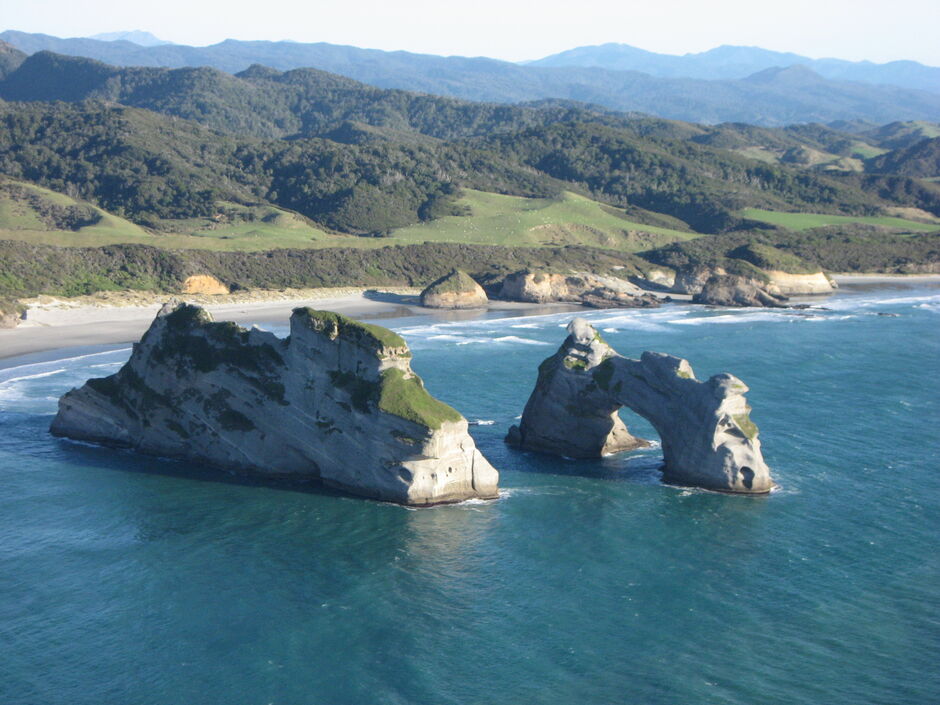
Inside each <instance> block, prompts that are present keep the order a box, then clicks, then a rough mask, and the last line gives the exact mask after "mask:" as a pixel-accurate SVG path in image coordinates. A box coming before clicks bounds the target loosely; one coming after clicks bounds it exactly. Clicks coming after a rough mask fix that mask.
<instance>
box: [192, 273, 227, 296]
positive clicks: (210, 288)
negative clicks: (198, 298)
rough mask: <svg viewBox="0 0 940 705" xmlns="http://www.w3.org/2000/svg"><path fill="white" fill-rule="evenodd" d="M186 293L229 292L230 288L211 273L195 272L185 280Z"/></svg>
mask: <svg viewBox="0 0 940 705" xmlns="http://www.w3.org/2000/svg"><path fill="white" fill-rule="evenodd" d="M183 293H184V294H208V295H210V296H216V295H218V294H228V293H230V292H229V289H228V287H227V286H225V284H223V283H222V282H220V281H219V280H218V279H216V278H215V277H214V276H212V275H211V274H193V275H192V276H191V277H186V280H185V281H184V282H183Z"/></svg>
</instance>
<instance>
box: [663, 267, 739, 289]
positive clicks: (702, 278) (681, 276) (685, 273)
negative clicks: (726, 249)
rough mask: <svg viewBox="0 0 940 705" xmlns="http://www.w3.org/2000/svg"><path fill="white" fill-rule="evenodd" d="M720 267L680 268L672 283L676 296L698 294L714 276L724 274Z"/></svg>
mask: <svg viewBox="0 0 940 705" xmlns="http://www.w3.org/2000/svg"><path fill="white" fill-rule="evenodd" d="M726 273H727V272H725V270H724V269H722V268H721V267H703V266H688V267H680V268H679V270H678V271H677V272H676V278H675V279H674V280H673V283H672V290H673V292H674V293H676V294H692V295H695V294H698V293H699V292H700V291H701V290H702V288H703V287H704V286H705V282H707V281H708V280H709V279H710V278H711V277H713V276H714V275H715V274H726Z"/></svg>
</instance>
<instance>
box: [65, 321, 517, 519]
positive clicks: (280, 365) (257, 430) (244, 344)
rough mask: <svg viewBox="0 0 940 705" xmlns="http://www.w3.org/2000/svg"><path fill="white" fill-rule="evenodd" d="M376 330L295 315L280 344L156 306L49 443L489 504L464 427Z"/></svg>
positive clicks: (391, 494) (485, 474)
mask: <svg viewBox="0 0 940 705" xmlns="http://www.w3.org/2000/svg"><path fill="white" fill-rule="evenodd" d="M410 358H411V352H410V351H409V350H408V346H407V345H406V343H405V341H404V340H403V339H402V338H401V337H399V336H398V335H396V334H395V333H393V332H392V331H390V330H387V329H385V328H382V327H380V326H373V325H368V324H364V323H359V322H358V321H354V320H352V319H349V318H346V317H345V316H342V315H339V314H336V313H331V312H327V311H314V310H312V309H308V308H298V309H295V310H294V312H293V315H292V316H291V319H290V336H289V337H288V338H286V339H282V338H278V337H277V336H276V335H274V334H273V333H269V332H265V331H262V330H259V329H257V328H255V329H252V330H250V331H249V330H246V329H244V328H241V327H239V326H238V325H236V324H235V323H231V322H224V323H221V322H220V323H215V322H213V321H212V318H211V316H210V315H209V314H208V312H206V311H205V310H204V309H202V308H199V307H197V306H192V305H187V304H179V303H177V304H167V305H165V306H164V307H163V309H162V310H161V311H160V312H159V313H158V314H157V317H156V318H155V319H154V321H153V323H152V324H151V326H150V329H149V330H148V331H147V332H146V333H145V334H144V336H143V338H142V339H141V341H140V342H139V343H137V344H135V345H134V352H133V354H132V355H131V358H130V360H129V361H128V362H127V364H126V365H124V367H122V368H121V370H120V371H118V372H117V373H116V374H114V375H112V376H110V377H104V378H101V379H91V380H88V382H87V383H86V384H85V385H84V386H82V387H80V388H78V389H73V390H72V391H70V392H68V393H67V394H65V395H64V396H63V397H62V398H61V399H60V400H59V412H58V414H57V415H56V417H55V419H54V421H53V422H52V428H51V431H52V433H53V434H55V435H58V436H66V437H68V438H74V439H78V440H84V441H92V442H95V443H102V444H107V445H114V446H121V447H127V448H133V449H134V450H137V451H141V452H144V453H151V454H155V455H161V456H167V457H174V458H182V459H186V460H191V461H195V462H200V463H206V464H208V465H212V466H214V467H218V468H222V469H225V470H231V471H235V472H244V473H257V474H262V475H265V476H274V477H288V478H295V479H315V480H319V481H321V482H323V483H324V484H326V485H329V486H331V487H336V488H339V489H342V490H345V491H348V492H351V493H354V494H359V495H363V496H366V497H372V498H375V499H381V500H387V501H392V502H398V503H401V504H409V505H429V504H438V503H444V502H457V501H461V500H465V499H472V498H481V499H487V498H493V497H496V496H497V494H498V490H497V482H498V479H499V476H498V473H497V472H496V470H495V469H494V468H493V467H492V466H491V465H490V464H489V462H487V460H486V459H485V458H484V457H483V456H482V455H481V454H480V452H479V451H478V450H477V449H476V446H475V445H474V442H473V439H472V438H471V437H470V435H469V434H468V432H467V421H466V419H464V418H463V416H461V415H460V414H459V413H458V412H457V411H455V410H454V409H452V408H451V407H449V406H447V405H446V404H444V403H443V402H440V401H438V400H436V399H434V398H433V397H432V396H431V395H430V394H429V393H428V392H427V391H426V390H425V388H424V384H423V383H422V381H421V379H420V378H419V377H418V376H417V375H416V374H415V373H414V372H412V371H411V366H410Z"/></svg>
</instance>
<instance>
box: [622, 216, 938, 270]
mask: <svg viewBox="0 0 940 705" xmlns="http://www.w3.org/2000/svg"><path fill="white" fill-rule="evenodd" d="M640 255H641V256H642V257H644V258H645V259H647V260H649V261H651V262H655V263H657V264H662V265H666V266H669V267H676V268H678V267H685V266H689V265H715V264H725V263H727V260H729V259H736V260H738V261H745V262H748V263H750V264H753V265H756V266H758V267H761V268H766V269H780V270H782V271H785V272H792V273H795V274H799V273H804V272H807V271H813V270H818V269H824V270H826V271H829V272H890V273H913V272H936V271H940V232H937V233H926V234H922V235H904V234H899V233H894V232H890V231H886V230H885V229H883V228H877V227H872V226H865V225H856V226H829V227H825V228H815V229H812V230H804V231H802V232H790V231H786V230H775V231H757V232H754V231H752V232H747V233H732V234H728V235H714V236H711V237H702V238H697V239H695V240H689V241H686V242H679V243H674V244H671V245H668V246H667V247H662V248H659V249H656V250H650V251H648V252H643V253H640Z"/></svg>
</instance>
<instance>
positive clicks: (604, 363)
mask: <svg viewBox="0 0 940 705" xmlns="http://www.w3.org/2000/svg"><path fill="white" fill-rule="evenodd" d="M568 332H569V333H570V335H569V336H568V338H567V339H566V340H565V342H564V343H563V344H562V346H561V347H560V348H559V349H558V352H556V353H555V354H554V355H553V356H552V357H550V358H548V359H546V360H545V361H544V362H543V363H542V364H541V365H540V366H539V377H538V381H537V382H536V384H535V389H534V390H533V391H532V395H531V396H530V397H529V401H528V403H527V404H526V407H525V411H524V412H523V414H522V421H521V422H520V424H519V426H513V427H512V428H511V429H510V430H509V435H508V436H507V437H506V441H507V442H508V443H511V444H513V445H518V446H520V447H522V448H527V449H530V450H536V451H541V452H546V453H553V454H556V455H564V456H568V457H573V458H592V457H593V458H597V457H600V456H602V455H606V454H608V453H613V452H617V451H622V450H629V449H632V448H637V447H641V446H643V445H648V444H647V442H646V441H643V440H641V439H638V438H635V437H633V436H632V435H630V432H629V431H628V430H627V427H626V426H625V425H624V423H623V421H621V419H620V417H619V416H618V415H617V411H618V410H619V409H620V408H621V407H622V406H626V407H627V408H629V409H631V410H632V411H634V412H636V413H637V414H639V415H640V416H642V417H644V418H645V419H647V420H648V421H649V422H650V423H651V424H652V425H653V427H654V428H655V429H656V431H657V432H658V433H659V436H660V439H661V441H662V448H663V457H664V461H665V463H664V467H663V478H664V479H665V480H666V481H667V482H672V483H676V484H682V485H690V486H696V487H703V488H706V489H711V490H720V491H724V492H740V493H745V494H762V493H766V492H769V491H770V490H771V489H772V487H773V481H772V480H771V477H770V469H769V468H768V467H767V465H766V463H764V458H763V456H762V455H761V449H760V440H759V439H758V429H757V426H755V425H754V423H753V422H752V421H751V420H750V416H749V413H750V406H748V404H747V400H746V399H745V397H744V394H745V392H747V390H748V388H747V387H746V386H745V384H744V383H743V382H741V380H739V379H738V378H737V377H735V376H734V375H730V374H719V375H715V376H714V377H711V378H710V379H708V380H707V381H705V382H700V381H698V380H696V379H695V375H694V373H693V372H692V367H691V366H690V365H689V363H688V362H687V361H686V360H683V359H681V358H678V357H673V356H672V355H665V354H663V353H654V352H645V353H643V355H642V356H641V357H640V359H639V360H632V359H630V358H626V357H623V356H622V355H619V354H618V353H617V352H616V351H615V350H614V349H613V348H611V347H610V346H609V345H608V344H607V343H606V342H605V341H604V339H603V338H602V337H601V336H600V334H599V333H598V332H597V331H596V330H595V329H594V328H593V326H591V325H590V324H589V323H588V322H587V321H585V320H584V319H582V318H576V319H574V320H573V321H571V323H570V324H569V325H568Z"/></svg>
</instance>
